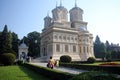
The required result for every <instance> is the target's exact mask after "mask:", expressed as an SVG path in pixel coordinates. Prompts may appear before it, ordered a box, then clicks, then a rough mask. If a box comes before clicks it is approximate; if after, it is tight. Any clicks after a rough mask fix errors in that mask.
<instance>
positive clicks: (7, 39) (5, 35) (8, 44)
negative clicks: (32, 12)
mask: <svg viewBox="0 0 120 80" xmlns="http://www.w3.org/2000/svg"><path fill="white" fill-rule="evenodd" d="M1 47H2V53H6V52H10V51H11V50H12V35H11V32H10V31H9V32H8V29H7V25H5V27H4V30H3V31H2V44H1Z"/></svg>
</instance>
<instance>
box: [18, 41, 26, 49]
mask: <svg viewBox="0 0 120 80" xmlns="http://www.w3.org/2000/svg"><path fill="white" fill-rule="evenodd" d="M19 48H28V47H27V45H26V44H25V43H24V42H23V43H22V44H20V46H19Z"/></svg>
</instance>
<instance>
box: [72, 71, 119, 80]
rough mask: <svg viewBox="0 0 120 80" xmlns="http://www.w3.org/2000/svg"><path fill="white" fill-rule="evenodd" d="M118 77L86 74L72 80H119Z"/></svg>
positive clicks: (103, 74) (97, 73) (95, 73)
mask: <svg viewBox="0 0 120 80" xmlns="http://www.w3.org/2000/svg"><path fill="white" fill-rule="evenodd" d="M117 76H118V75H115V74H108V73H105V72H96V71H94V72H85V73H82V74H79V75H77V76H75V77H73V78H72V79H70V80H119V79H120V78H117Z"/></svg>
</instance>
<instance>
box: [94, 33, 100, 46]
mask: <svg viewBox="0 0 120 80" xmlns="http://www.w3.org/2000/svg"><path fill="white" fill-rule="evenodd" d="M95 44H101V41H100V38H99V36H98V35H97V36H96V39H95Z"/></svg>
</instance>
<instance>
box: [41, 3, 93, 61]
mask: <svg viewBox="0 0 120 80" xmlns="http://www.w3.org/2000/svg"><path fill="white" fill-rule="evenodd" d="M69 15H70V20H68V11H67V9H66V8H65V7H64V6H62V5H61V4H60V6H56V8H55V9H53V10H52V17H50V16H49V15H47V16H46V17H45V18H44V29H43V30H42V33H41V53H40V55H41V59H42V60H43V61H48V59H49V57H50V56H52V57H53V59H55V60H59V59H60V57H61V56H62V55H69V56H71V58H72V60H73V61H86V60H87V59H88V58H89V57H94V51H93V35H92V34H91V33H89V31H88V30H87V22H84V21H83V10H82V9H81V8H79V7H77V5H76V4H75V7H73V8H72V9H71V10H70V11H69Z"/></svg>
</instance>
